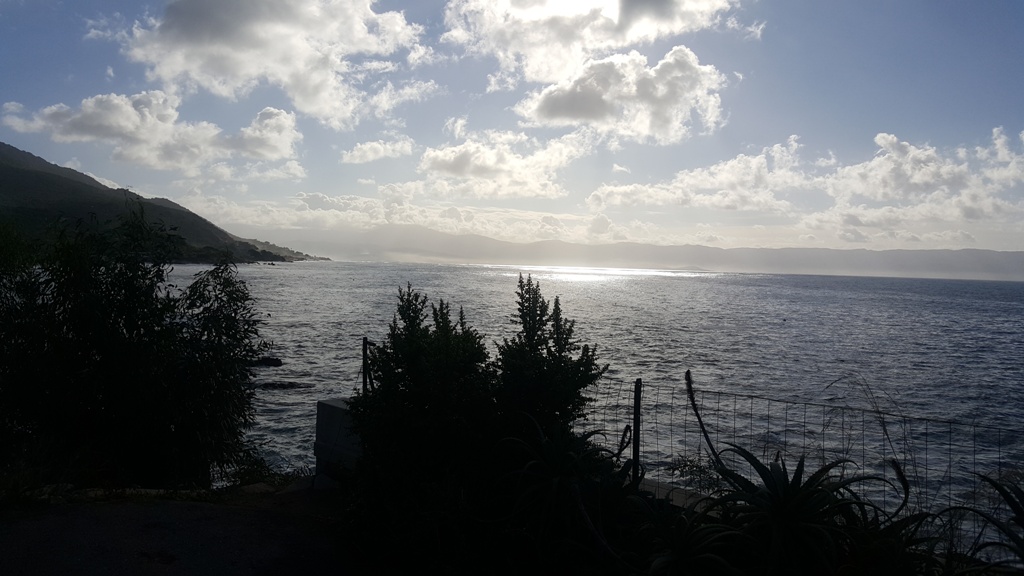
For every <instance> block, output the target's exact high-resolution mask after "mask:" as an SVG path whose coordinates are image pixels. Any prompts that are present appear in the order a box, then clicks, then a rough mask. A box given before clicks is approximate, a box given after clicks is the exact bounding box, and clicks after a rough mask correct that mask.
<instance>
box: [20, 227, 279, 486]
mask: <svg viewBox="0 0 1024 576" xmlns="http://www.w3.org/2000/svg"><path fill="white" fill-rule="evenodd" d="M173 246H174V242H173V238H172V237H171V236H170V235H169V234H166V233H164V232H163V231H162V230H160V229H156V228H153V227H151V226H150V225H148V224H147V223H146V222H145V220H144V218H143V215H142V214H141V213H140V212H138V211H134V210H130V211H129V212H128V214H127V216H126V217H125V218H123V219H122V220H121V222H120V224H119V225H117V226H115V227H113V228H108V229H107V230H105V231H102V230H101V228H100V227H99V226H98V225H96V223H92V225H83V224H81V223H80V224H79V225H78V226H77V227H75V228H73V229H68V228H65V229H63V230H61V231H60V232H59V234H58V237H57V238H56V240H55V242H54V243H53V244H52V245H51V246H49V247H46V248H44V249H43V250H42V251H41V252H40V254H39V255H38V256H37V257H25V254H24V253H23V252H22V253H20V254H7V253H5V254H3V255H2V256H3V258H4V262H3V263H2V264H0V269H2V270H3V280H2V282H0V459H2V460H0V462H2V463H3V464H0V466H6V467H7V468H8V471H11V470H13V469H15V468H17V469H19V470H26V469H27V470H31V471H32V473H33V475H34V476H35V479H36V482H38V483H52V482H69V483H73V484H85V485H93V486H127V485H142V486H179V485H191V486H196V485H198V486H208V485H209V484H210V478H211V466H229V465H231V464H232V463H233V462H234V461H235V460H237V459H238V458H240V457H241V455H242V454H243V435H244V432H245V430H246V429H247V428H249V427H250V426H251V425H252V422H253V416H254V411H253V406H252V395H253V392H252V389H251V385H250V383H251V378H252V372H251V368H250V365H251V364H252V362H253V361H255V360H256V359H257V358H258V357H259V356H260V355H261V353H262V352H263V351H264V350H265V348H266V346H267V344H266V343H265V342H263V341H262V340H260V338H259V334H258V330H257V328H258V323H259V321H258V320H257V318H256V312H255V310H254V307H253V300H252V298H251V296H250V294H249V292H248V290H247V288H246V286H245V283H244V282H242V281H241V280H240V279H238V277H237V274H236V270H235V268H234V267H233V266H232V265H230V264H221V265H218V266H216V267H214V268H212V269H210V270H207V271H205V272H201V273H199V274H197V275H196V277H195V279H194V281H193V282H192V283H191V284H190V285H189V286H188V287H186V288H184V289H178V288H177V287H175V286H172V285H170V284H168V282H167V275H168V273H169V272H170V270H171V268H170V266H169V265H168V262H169V261H170V259H171V258H172V257H173V252H172V248H173ZM0 470H2V469H0Z"/></svg>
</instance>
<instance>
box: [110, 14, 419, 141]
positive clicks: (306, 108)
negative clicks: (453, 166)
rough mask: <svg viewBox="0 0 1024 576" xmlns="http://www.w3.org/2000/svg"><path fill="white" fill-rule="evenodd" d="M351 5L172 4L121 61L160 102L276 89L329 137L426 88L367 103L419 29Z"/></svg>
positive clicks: (139, 31)
mask: <svg viewBox="0 0 1024 576" xmlns="http://www.w3.org/2000/svg"><path fill="white" fill-rule="evenodd" d="M372 5H373V3H372V2H365V1H359V0H310V1H307V2H292V1H290V0H220V1H217V2H210V1H208V0H174V1H172V2H170V3H169V4H168V5H167V8H166V10H165V12H164V13H163V15H162V16H161V17H159V18H151V19H149V20H146V21H144V22H136V23H135V24H134V26H133V27H132V28H131V30H130V32H125V33H123V34H120V35H116V34H113V33H111V32H109V31H107V32H104V29H103V28H102V27H96V33H95V34H94V36H95V37H111V38H115V39H120V40H121V41H122V42H123V43H124V47H125V53H126V54H127V56H128V58H129V59H131V60H132V61H135V62H140V63H143V64H145V65H146V66H147V67H148V74H149V77H150V79H151V80H154V81H158V82H161V83H163V86H164V89H165V90H166V91H168V92H173V93H180V92H187V91H191V90H195V89H203V90H207V91H209V92H211V93H213V94H216V95H218V96H222V97H226V98H239V97H242V96H245V95H247V94H248V93H249V92H251V91H252V89H253V88H255V87H256V86H258V85H259V84H261V83H267V84H270V85H273V86H277V87H280V88H281V89H282V90H283V91H284V92H285V94H287V96H288V97H289V98H290V99H291V101H292V103H293V105H294V106H295V108H296V109H297V110H298V111H299V112H302V113H304V114H308V115H310V116H312V117H315V118H317V119H319V120H321V121H322V122H323V123H324V124H326V125H328V126H330V127H332V128H335V129H351V128H352V127H354V126H355V125H356V124H358V122H359V120H360V119H361V118H362V117H364V116H365V115H367V114H371V113H377V114H381V113H385V112H387V111H388V110H390V109H391V108H393V107H394V105H396V104H397V103H399V102H402V101H408V100H409V99H415V98H417V97H423V96H424V95H425V94H426V93H429V91H430V90H429V88H430V86H429V83H416V82H412V83H409V84H408V85H406V86H400V87H398V88H395V87H394V86H392V85H390V84H387V85H385V87H384V88H383V90H381V91H380V92H379V93H377V94H376V95H372V94H370V95H368V94H367V90H366V89H365V88H364V87H363V84H364V83H365V82H367V81H368V80H367V79H368V78H371V77H375V76H376V75H379V74H381V73H383V72H387V71H389V70H391V69H393V67H394V63H393V62H391V61H387V60H380V58H397V57H400V56H402V55H403V51H407V50H411V49H414V48H416V46H417V41H418V38H419V36H420V35H421V34H422V29H421V28H420V27H419V26H417V25H415V24H411V23H409V22H407V21H406V20H405V17H404V16H403V15H402V14H401V13H400V12H382V13H378V12H374V11H373V6H372Z"/></svg>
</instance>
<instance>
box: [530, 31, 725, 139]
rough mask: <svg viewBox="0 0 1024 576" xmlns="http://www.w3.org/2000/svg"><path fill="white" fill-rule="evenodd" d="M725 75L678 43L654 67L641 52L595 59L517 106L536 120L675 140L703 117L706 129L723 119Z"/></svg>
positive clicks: (716, 124)
mask: <svg viewBox="0 0 1024 576" xmlns="http://www.w3.org/2000/svg"><path fill="white" fill-rule="evenodd" d="M724 85H725V77H724V76H723V75H722V74H721V73H719V72H718V70H716V69H715V68H714V66H702V65H700V62H699V61H698V59H697V55H696V54H694V53H693V51H691V50H690V49H689V48H686V47H685V46H676V47H675V48H673V49H672V50H671V51H669V53H668V54H666V55H665V57H664V58H663V59H662V60H661V61H660V62H658V64H656V65H655V66H654V67H652V68H648V67H647V59H646V58H645V57H644V56H643V55H641V54H640V53H638V52H635V51H634V52H630V53H629V54H616V55H613V56H609V57H607V58H604V59H602V60H596V61H590V62H587V64H586V65H585V66H584V67H583V68H582V69H581V70H580V71H579V73H578V74H576V75H574V76H572V77H571V78H569V79H567V80H564V81H562V82H559V83H558V84H554V85H551V86H548V87H547V88H544V89H543V90H541V91H540V92H537V93H534V94H532V95H531V96H530V97H529V98H527V99H525V100H523V101H522V102H520V103H519V104H518V105H517V106H516V112H518V113H519V114H520V115H522V116H523V117H525V118H527V119H529V120H530V121H531V122H533V123H536V124H538V125H546V126H576V125H587V126H590V127H592V128H595V129H597V130H599V131H601V132H606V133H611V134H614V135H616V136H621V137H623V138H626V139H629V140H635V141H638V142H645V141H648V140H650V141H654V142H657V143H659V144H670V143H676V142H679V141H680V140H682V139H683V138H685V137H687V136H688V135H689V133H690V127H691V126H692V124H694V123H695V121H699V122H700V123H701V125H702V126H703V128H704V131H705V132H712V131H714V130H715V129H716V128H718V127H719V126H720V125H721V124H722V122H723V120H722V108H721V100H720V97H719V96H718V94H717V91H718V90H719V89H721V88H722V87H723V86H724Z"/></svg>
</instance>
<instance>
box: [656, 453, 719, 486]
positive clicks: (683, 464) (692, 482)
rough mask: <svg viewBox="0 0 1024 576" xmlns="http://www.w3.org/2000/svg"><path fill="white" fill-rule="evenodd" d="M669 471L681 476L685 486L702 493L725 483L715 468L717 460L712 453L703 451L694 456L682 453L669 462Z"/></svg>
mask: <svg viewBox="0 0 1024 576" xmlns="http://www.w3.org/2000/svg"><path fill="white" fill-rule="evenodd" d="M668 471H669V472H670V473H671V474H672V475H673V476H678V477H679V480H680V482H681V483H682V486H683V487H684V488H688V489H691V490H696V491H697V492H699V493H701V494H710V493H712V492H714V491H716V490H719V489H721V488H722V485H723V482H722V477H721V476H719V475H718V472H717V471H716V469H715V461H714V460H713V459H712V458H711V455H710V454H706V453H703V452H702V453H700V454H697V455H694V456H684V455H682V454H680V455H679V456H677V457H676V459H675V460H673V461H672V463H671V464H669V466H668Z"/></svg>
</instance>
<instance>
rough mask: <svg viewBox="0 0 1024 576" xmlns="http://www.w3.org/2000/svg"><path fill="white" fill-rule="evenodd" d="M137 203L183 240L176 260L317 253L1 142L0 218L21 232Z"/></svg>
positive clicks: (42, 231)
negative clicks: (227, 226) (235, 228)
mask: <svg viewBox="0 0 1024 576" xmlns="http://www.w3.org/2000/svg"><path fill="white" fill-rule="evenodd" d="M129 204H135V205H137V206H138V207H139V208H140V209H141V210H142V211H143V214H144V216H145V218H146V220H147V221H148V222H150V223H153V224H157V225H161V226H163V227H165V228H166V229H167V230H169V231H172V233H173V234H174V235H176V236H177V237H179V238H180V239H181V242H180V248H181V256H180V261H193V262H211V261H217V260H220V259H223V258H224V257H225V256H227V257H228V258H230V259H231V260H233V261H235V262H258V261H272V262H281V261H294V260H311V259H315V257H313V256H310V255H308V254H303V253H301V252H297V251H295V250H291V249H289V248H284V247H281V246H276V245H273V244H270V243H267V242H262V241H258V240H248V239H244V238H239V237H238V236H235V235H233V234H231V233H230V232H227V231H226V230H224V229H222V228H220V227H219V226H217V225H216V224H214V223H212V222H210V221H209V220H207V219H205V218H203V217H202V216H199V215H198V214H195V213H194V212H192V211H190V210H188V209H187V208H185V207H183V206H181V205H179V204H177V203H175V202H173V201H171V200H168V199H166V198H145V197H143V196H141V195H139V194H136V193H135V192H132V191H130V190H126V189H113V188H110V187H108V186H106V185H104V184H102V183H100V182H99V181H97V180H96V179H95V178H92V177H90V176H88V175H86V174H82V173H81V172H78V171H76V170H73V169H71V168H66V167H63V166H57V165H55V164H53V163H50V162H47V161H46V160H44V159H42V158H40V157H38V156H35V155H34V154H31V153H29V152H26V151H24V150H19V149H18V148H15V147H14V146H11V145H9V144H5V143H3V142H0V221H3V220H6V221H8V222H10V224H11V226H12V227H13V228H14V229H15V230H17V231H18V233H19V234H21V235H22V236H24V237H26V238H28V239H30V240H33V241H38V240H43V239H45V238H46V237H47V236H48V234H50V233H51V232H52V229H53V227H54V226H55V225H57V224H58V223H59V222H61V221H64V222H77V221H90V220H95V221H96V222H98V223H99V224H101V225H105V224H107V223H112V222H114V221H116V219H117V218H118V217H119V216H121V215H123V214H124V213H125V211H126V210H127V209H128V205H129Z"/></svg>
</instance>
